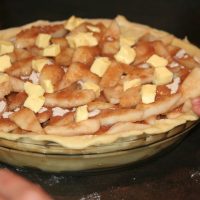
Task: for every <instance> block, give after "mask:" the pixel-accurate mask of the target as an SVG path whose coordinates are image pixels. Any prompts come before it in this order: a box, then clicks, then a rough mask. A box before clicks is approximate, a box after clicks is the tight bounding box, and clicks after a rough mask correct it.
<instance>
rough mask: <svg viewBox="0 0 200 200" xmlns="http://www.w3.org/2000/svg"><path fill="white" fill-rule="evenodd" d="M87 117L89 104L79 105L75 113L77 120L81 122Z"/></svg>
mask: <svg viewBox="0 0 200 200" xmlns="http://www.w3.org/2000/svg"><path fill="white" fill-rule="evenodd" d="M87 119H88V110H87V105H84V106H80V107H78V108H77V109H76V113H75V121H76V122H80V121H83V120H87Z"/></svg>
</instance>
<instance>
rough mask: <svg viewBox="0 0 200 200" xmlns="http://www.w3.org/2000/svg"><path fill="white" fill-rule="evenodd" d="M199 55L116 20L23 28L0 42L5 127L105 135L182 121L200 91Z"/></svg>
mask: <svg viewBox="0 0 200 200" xmlns="http://www.w3.org/2000/svg"><path fill="white" fill-rule="evenodd" d="M127 33H129V34H127ZM199 60H200V59H199V58H197V57H196V56H194V55H191V54H190V53H189V52H187V50H186V49H183V48H181V47H178V46H176V45H174V43H173V37H172V39H171V40H167V41H166V40H164V39H163V38H159V37H156V36H155V35H153V34H151V32H145V33H144V34H139V35H137V37H136V35H135V33H134V31H133V33H131V31H130V32H127V31H124V29H123V27H122V26H121V25H120V24H119V23H118V21H117V20H115V19H114V20H112V21H110V23H109V24H108V25H106V24H105V23H103V22H100V21H99V22H96V23H94V22H92V21H90V20H85V19H80V18H76V17H74V16H73V17H71V18H70V19H68V20H67V21H65V22H62V23H58V24H50V25H43V26H32V27H31V28H27V29H23V30H21V32H19V33H18V34H17V35H16V36H15V37H12V38H10V39H9V40H1V41H0V131H2V132H7V133H11V134H12V133H17V134H25V133H26V134H27V133H34V134H49V135H62V136H75V135H100V134H106V133H112V134H113V133H116V132H119V131H124V130H126V129H131V128H136V129H138V130H141V129H145V128H146V127H149V126H151V125H153V124H155V123H156V121H157V120H161V119H175V118H177V117H179V116H180V115H181V114H183V113H186V112H188V111H191V110H192V108H191V99H193V98H195V97H198V96H200V87H199V85H200V62H199ZM198 87H199V88H198Z"/></svg>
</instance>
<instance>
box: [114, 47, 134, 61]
mask: <svg viewBox="0 0 200 200" xmlns="http://www.w3.org/2000/svg"><path fill="white" fill-rule="evenodd" d="M135 56H136V52H135V50H134V49H133V48H131V47H130V46H128V45H122V46H121V47H120V50H119V51H118V52H117V53H116V54H115V56H114V57H115V59H116V60H117V61H119V62H122V63H125V64H130V63H132V62H133V61H134V60H135Z"/></svg>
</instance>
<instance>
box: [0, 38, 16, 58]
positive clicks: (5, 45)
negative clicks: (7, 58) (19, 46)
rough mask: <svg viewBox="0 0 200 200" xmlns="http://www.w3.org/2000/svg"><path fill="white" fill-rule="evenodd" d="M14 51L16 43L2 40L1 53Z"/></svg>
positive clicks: (0, 43)
mask: <svg viewBox="0 0 200 200" xmlns="http://www.w3.org/2000/svg"><path fill="white" fill-rule="evenodd" d="M13 51H14V45H13V44H12V42H8V41H0V55H3V54H6V53H12V52H13Z"/></svg>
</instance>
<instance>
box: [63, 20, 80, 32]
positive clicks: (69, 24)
mask: <svg viewBox="0 0 200 200" xmlns="http://www.w3.org/2000/svg"><path fill="white" fill-rule="evenodd" d="M83 22H84V20H83V19H81V18H79V17H75V16H71V17H70V18H69V19H68V20H67V21H66V22H65V25H64V27H65V29H67V30H70V31H72V30H73V29H74V28H76V27H77V26H79V25H81V24H82V23H83Z"/></svg>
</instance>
